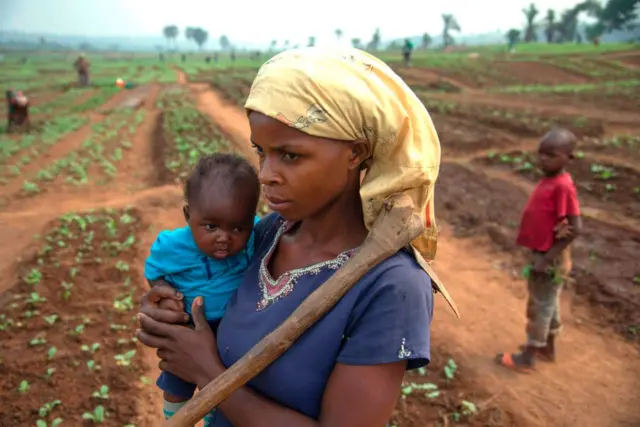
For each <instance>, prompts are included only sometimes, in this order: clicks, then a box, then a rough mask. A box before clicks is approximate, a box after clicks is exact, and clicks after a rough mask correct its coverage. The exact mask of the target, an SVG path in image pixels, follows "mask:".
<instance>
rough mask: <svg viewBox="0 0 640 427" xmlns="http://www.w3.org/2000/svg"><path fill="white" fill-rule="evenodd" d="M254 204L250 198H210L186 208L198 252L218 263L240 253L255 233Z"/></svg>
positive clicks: (211, 196)
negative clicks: (253, 232) (252, 233)
mask: <svg viewBox="0 0 640 427" xmlns="http://www.w3.org/2000/svg"><path fill="white" fill-rule="evenodd" d="M220 196H222V195H220ZM251 204H252V202H251V201H250V200H247V199H246V198H245V199H243V198H241V197H230V196H228V195H224V197H215V195H211V194H210V195H209V196H207V195H205V196H204V197H200V198H199V200H197V201H196V202H195V203H192V204H191V205H189V206H188V207H186V209H187V210H188V219H187V221H188V223H189V227H190V228H191V232H192V233H193V238H194V240H195V242H196V245H197V246H198V248H199V249H200V250H201V251H202V252H203V253H205V254H207V255H208V256H210V257H211V258H214V259H217V260H222V259H225V258H227V257H230V256H233V255H235V254H237V253H238V252H240V251H241V250H242V249H243V248H244V247H245V246H246V244H247V241H248V240H249V237H250V236H251V231H252V230H253V219H254V217H255V212H254V211H253V209H252V206H251Z"/></svg>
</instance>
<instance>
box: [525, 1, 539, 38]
mask: <svg viewBox="0 0 640 427" xmlns="http://www.w3.org/2000/svg"><path fill="white" fill-rule="evenodd" d="M522 13H524V16H525V18H526V19H527V26H526V27H525V30H524V41H525V43H531V42H535V41H536V40H537V39H538V36H537V35H536V30H537V25H536V24H535V22H534V21H535V19H536V16H538V13H540V11H539V10H538V8H537V7H536V5H535V4H533V3H531V4H530V5H529V7H528V8H526V9H522Z"/></svg>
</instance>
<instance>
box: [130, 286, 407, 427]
mask: <svg viewBox="0 0 640 427" xmlns="http://www.w3.org/2000/svg"><path fill="white" fill-rule="evenodd" d="M154 289H157V288H154ZM201 304H202V300H201V298H196V301H194V305H193V308H192V313H193V320H194V323H195V328H194V329H188V328H184V327H179V326H174V325H170V324H166V323H161V322H157V321H155V320H153V319H152V318H151V317H150V316H147V315H145V314H141V315H140V323H141V327H142V330H141V331H138V333H137V337H138V339H139V340H140V341H141V342H142V343H144V344H146V345H148V346H150V347H154V348H157V349H158V356H159V357H160V358H161V359H162V362H160V368H161V369H162V370H165V371H168V372H171V373H173V374H175V375H177V376H178V377H180V378H182V379H184V380H186V381H189V382H193V383H196V384H198V387H200V388H203V387H204V386H206V385H207V384H208V383H209V382H210V381H212V380H213V379H215V378H216V377H218V376H219V375H221V374H222V373H223V372H224V371H225V368H224V366H223V364H222V362H221V360H220V358H219V356H218V349H217V346H216V342H215V337H214V336H213V333H212V331H211V329H210V328H209V326H208V324H207V322H206V319H205V317H204V314H203V312H202V305H201ZM406 365H407V362H406V361H404V360H402V361H396V362H393V363H386V364H378V365H372V366H354V365H346V364H337V365H336V367H335V368H334V370H333V372H332V374H331V376H330V378H329V382H328V384H327V388H326V389H325V393H324V398H323V402H322V413H321V416H320V420H314V419H312V418H309V417H307V416H305V415H303V414H300V413H298V412H296V411H294V410H292V409H289V408H286V407H284V406H282V405H279V404H278V403H275V402H273V401H271V400H269V399H267V398H265V397H264V396H261V395H259V394H258V393H256V392H254V391H252V390H251V389H249V388H248V387H242V388H240V389H238V390H236V391H235V392H234V393H233V394H232V395H231V396H230V397H229V398H228V399H227V400H226V401H224V402H223V403H221V404H220V405H219V406H218V409H219V410H220V411H221V412H222V413H223V414H224V416H225V417H226V418H227V419H228V420H229V421H230V422H231V424H233V425H234V426H236V427H271V426H274V425H286V426H295V427H307V426H308V427H378V426H379V427H383V426H384V425H386V423H387V422H388V420H389V418H390V417H391V413H392V411H393V408H394V406H395V404H396V402H397V400H398V396H399V394H400V388H401V384H402V378H403V376H404V372H405V369H406Z"/></svg>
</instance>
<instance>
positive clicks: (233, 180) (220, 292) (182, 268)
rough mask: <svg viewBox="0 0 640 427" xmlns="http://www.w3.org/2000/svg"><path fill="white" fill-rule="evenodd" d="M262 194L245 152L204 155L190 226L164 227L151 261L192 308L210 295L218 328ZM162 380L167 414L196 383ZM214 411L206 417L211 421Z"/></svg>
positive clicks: (187, 212)
mask: <svg viewBox="0 0 640 427" xmlns="http://www.w3.org/2000/svg"><path fill="white" fill-rule="evenodd" d="M259 195H260V183H259V180H258V175H257V172H256V170H255V169H254V168H253V166H251V165H250V164H249V163H248V162H247V161H246V160H245V159H243V158H242V157H239V156H235V155H232V154H214V155H212V156H206V157H203V158H201V159H200V160H199V161H198V164H197V165H196V167H195V168H194V170H193V172H192V173H191V175H190V176H189V178H188V179H187V182H186V183H185V186H184V196H185V202H186V205H185V206H184V208H183V211H184V217H185V219H186V221H187V226H186V227H182V228H178V229H175V230H165V231H162V232H161V233H160V234H159V235H158V237H157V238H156V241H155V242H154V243H153V246H152V247H151V253H150V255H149V257H148V258H147V260H146V263H145V276H146V278H147V280H148V281H149V284H150V285H151V286H155V285H157V284H158V283H161V282H164V281H166V282H168V283H170V284H171V286H173V287H174V288H175V289H176V290H178V291H180V292H181V293H182V294H183V295H184V305H185V309H186V311H187V313H189V314H191V305H192V303H193V300H194V299H195V298H196V297H197V296H202V297H204V304H205V306H204V310H205V315H206V317H207V320H208V321H209V324H210V326H211V327H212V329H213V330H214V331H215V330H216V328H217V325H218V323H219V321H220V319H221V318H222V316H223V314H224V312H225V309H226V306H227V303H228V301H229V299H230V298H231V296H232V295H233V293H234V292H235V290H236V289H237V288H238V286H239V285H240V283H241V281H242V277H243V273H244V271H245V270H246V269H247V267H248V266H249V261H250V259H251V257H252V256H253V252H254V245H255V237H254V233H253V226H254V224H255V223H256V222H257V220H258V218H257V217H256V216H255V213H256V208H257V204H258V198H259ZM167 308H169V307H167ZM157 385H158V387H160V388H161V389H162V390H163V391H164V406H163V412H164V416H165V418H166V419H169V418H170V417H171V416H172V415H173V414H174V413H175V412H176V411H178V409H180V408H181V407H182V406H184V404H185V403H186V402H187V401H188V400H189V399H190V398H191V397H192V396H193V393H194V391H195V389H196V385H195V384H191V383H187V382H186V381H183V380H182V379H180V378H178V377H176V376H174V375H172V374H170V373H167V372H163V373H161V374H160V377H159V378H158V381H157ZM211 416H212V414H209V415H207V417H205V426H207V425H208V424H209V423H210V420H211Z"/></svg>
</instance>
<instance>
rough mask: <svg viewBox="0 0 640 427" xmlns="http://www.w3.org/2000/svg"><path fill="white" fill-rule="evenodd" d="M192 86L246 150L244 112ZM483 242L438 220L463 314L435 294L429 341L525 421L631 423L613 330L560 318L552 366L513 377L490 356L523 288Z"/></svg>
mask: <svg viewBox="0 0 640 427" xmlns="http://www.w3.org/2000/svg"><path fill="white" fill-rule="evenodd" d="M198 89H199V90H201V92H200V99H201V103H200V105H201V106H204V107H205V111H207V112H208V113H209V114H210V115H211V117H212V118H213V119H214V120H215V121H216V122H217V123H218V125H219V126H221V127H224V129H225V131H226V132H229V133H230V134H231V135H232V136H233V140H234V141H235V142H236V144H242V143H244V144H245V145H244V147H245V148H244V149H243V150H241V151H242V152H247V151H248V150H249V139H248V135H249V130H248V128H247V121H246V117H245V115H244V113H243V112H242V111H241V110H239V109H238V108H237V107H231V106H229V105H224V104H222V103H221V101H220V99H221V98H220V96H219V95H218V94H216V93H215V92H213V91H211V90H209V89H207V88H205V87H203V88H199V87H198ZM234 110H235V111H234ZM483 243H484V242H483ZM485 247H490V245H487V244H482V245H481V244H478V242H476V241H465V240H458V239H454V238H453V237H452V236H451V233H450V232H449V230H448V228H446V227H445V230H444V232H443V234H442V243H441V244H440V245H439V249H438V260H437V262H436V264H435V266H436V269H437V271H438V273H439V275H440V276H441V277H442V279H443V280H445V282H446V283H447V284H448V286H449V288H450V289H451V291H452V294H453V295H454V297H455V299H456V301H457V302H458V304H459V306H460V308H461V311H462V316H463V317H462V319H461V320H459V321H458V320H454V319H453V316H452V315H451V314H450V313H449V312H448V310H447V308H446V307H445V304H444V302H443V301H442V300H441V299H440V298H438V300H437V309H436V314H435V319H434V322H433V328H432V333H433V345H434V346H444V347H445V348H446V350H447V351H449V352H452V353H453V355H454V357H455V358H456V360H458V361H459V363H460V364H461V365H462V366H465V368H466V369H467V370H468V371H470V375H471V377H472V378H473V380H474V381H475V382H477V386H478V388H479V389H484V390H486V391H488V392H490V393H492V394H493V395H498V397H497V399H498V400H499V402H500V403H499V404H500V406H502V407H504V408H505V409H507V410H511V411H512V412H515V413H518V414H522V415H523V417H524V418H525V419H526V420H527V421H528V425H531V426H554V427H562V426H567V427H569V426H594V427H595V426H598V427H600V426H637V425H638V423H640V411H639V410H638V406H637V403H638V402H640V388H638V387H637V378H640V361H639V360H638V355H637V350H635V349H634V348H633V347H632V346H630V345H629V344H626V343H624V342H622V341H621V340H620V339H619V338H618V337H616V336H611V335H604V334H603V331H599V330H595V329H591V328H590V327H586V326H582V325H580V324H578V323H577V322H574V321H572V319H565V325H566V327H565V332H564V335H563V336H562V341H561V342H560V349H559V353H560V354H559V359H560V360H559V362H558V364H557V365H556V366H544V365H541V366H539V368H538V370H537V372H536V373H535V374H533V375H528V376H521V375H516V374H512V373H511V372H508V371H506V370H503V369H500V368H499V367H498V366H496V365H495V364H494V363H493V361H492V357H493V355H494V354H495V353H496V352H499V351H509V350H515V349H516V346H517V345H519V344H521V343H522V341H523V339H524V303H525V301H524V296H525V288H524V283H523V282H522V281H521V280H514V279H513V278H512V277H511V276H510V275H509V274H507V273H505V272H503V271H500V270H499V269H498V268H497V267H496V261H497V258H496V255H492V254H488V253H486V251H483V250H481V249H480V248H485ZM461 260H464V262H463V263H462V262H461Z"/></svg>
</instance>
